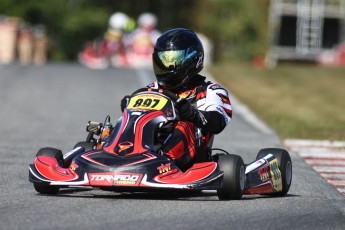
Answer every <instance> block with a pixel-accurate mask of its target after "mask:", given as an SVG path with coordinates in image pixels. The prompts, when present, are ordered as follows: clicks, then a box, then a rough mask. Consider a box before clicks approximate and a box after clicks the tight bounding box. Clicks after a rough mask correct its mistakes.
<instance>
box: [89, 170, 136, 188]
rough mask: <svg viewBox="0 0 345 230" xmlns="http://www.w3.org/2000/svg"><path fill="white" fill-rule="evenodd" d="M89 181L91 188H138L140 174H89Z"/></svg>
mask: <svg viewBox="0 0 345 230" xmlns="http://www.w3.org/2000/svg"><path fill="white" fill-rule="evenodd" d="M88 175H89V180H90V184H91V185H92V186H113V185H115V186H138V185H139V183H140V181H141V178H142V174H136V173H118V172H110V173H109V172H104V173H89V174H88Z"/></svg>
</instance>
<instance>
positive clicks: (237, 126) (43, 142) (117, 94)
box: [0, 64, 345, 230]
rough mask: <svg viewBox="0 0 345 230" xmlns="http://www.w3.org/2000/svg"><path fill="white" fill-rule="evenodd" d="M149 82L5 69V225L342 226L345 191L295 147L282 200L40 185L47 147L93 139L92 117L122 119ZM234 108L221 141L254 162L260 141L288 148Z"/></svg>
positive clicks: (77, 69)
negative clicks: (39, 166)
mask: <svg viewBox="0 0 345 230" xmlns="http://www.w3.org/2000/svg"><path fill="white" fill-rule="evenodd" d="M151 80H153V75H152V73H151V72H150V71H145V70H127V69H107V70H103V71H95V70H89V69H86V68H83V67H81V66H78V65H77V64H49V65H46V66H43V67H34V66H19V65H10V66H0V229H165V230H167V229H344V226H345V198H344V197H343V196H342V195H341V194H340V193H339V192H338V191H336V190H335V189H334V188H333V187H332V186H331V185H330V184H328V183H327V182H326V181H325V180H324V179H323V178H322V177H320V176H319V175H318V174H317V173H316V172H315V171H313V170H312V169H311V168H310V167H309V166H307V165H306V164H305V163H304V161H303V160H301V158H300V157H299V156H297V155H296V154H294V153H291V156H292V160H293V182H292V186H291V189H290V192H289V194H288V195H287V196H286V197H282V198H272V197H269V196H244V197H243V199H242V200H238V201H219V200H218V198H217V196H216V194H215V193H214V192H207V193H202V194H197V195H195V194H194V195H188V194H173V193H171V194H168V193H157V194H156V193H155V194H129V193H112V192H105V191H100V190H83V191H76V190H75V189H68V190H65V191H64V192H61V193H60V194H59V195H56V196H45V195H39V194H37V193H36V192H35V191H34V189H33V186H32V184H31V183H29V181H28V165H29V164H30V163H31V162H32V161H33V159H34V156H35V154H36V152H37V150H38V149H39V148H40V147H45V146H50V147H56V148H60V149H62V150H63V151H64V152H66V151H68V150H70V149H71V148H72V147H73V146H74V144H75V143H76V142H78V141H80V140H83V139H84V138H85V137H86V132H85V125H86V123H87V121H89V120H96V121H103V120H104V118H105V116H106V115H107V114H110V115H111V116H112V119H113V120H114V119H115V118H116V117H117V116H119V114H120V113H119V112H120V108H119V103H120V99H121V97H122V96H123V95H125V94H128V93H131V92H132V91H134V90H135V89H137V88H139V87H141V86H144V84H146V83H148V81H151ZM272 106H274V105H272ZM236 107H237V105H236V104H234V111H235V114H234V118H233V120H232V122H231V124H230V125H229V126H228V127H227V128H226V130H225V131H224V132H223V133H222V134H220V135H218V137H217V138H216V141H215V144H214V146H215V147H220V148H225V149H227V150H228V151H230V152H232V153H236V154H239V155H241V156H242V157H243V159H244V161H245V163H249V162H250V161H252V160H254V159H255V157H256V154H257V152H258V150H259V149H260V148H263V147H279V146H280V142H279V138H278V137H277V136H276V135H274V134H272V133H267V132H266V133H265V132H262V130H260V129H259V128H257V127H256V126H253V125H252V124H251V123H250V122H247V120H246V119H245V118H244V117H243V116H242V114H241V113H237V112H236ZM238 107H240V105H238Z"/></svg>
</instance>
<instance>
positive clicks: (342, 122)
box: [209, 63, 345, 140]
mask: <svg viewBox="0 0 345 230" xmlns="http://www.w3.org/2000/svg"><path fill="white" fill-rule="evenodd" d="M209 71H210V72H211V73H212V74H213V76H214V77H215V78H216V79H217V80H218V81H219V82H220V83H222V84H223V85H224V86H225V87H227V88H228V89H229V90H230V93H231V94H233V95H235V96H236V97H237V98H239V99H240V100H241V101H242V102H243V103H245V104H246V105H247V106H248V107H250V108H251V110H252V111H253V112H255V113H256V114H257V115H258V117H260V118H261V119H262V120H264V121H265V122H266V123H267V124H268V125H269V126H270V127H271V128H273V129H274V130H276V132H277V133H278V134H279V135H280V137H281V138H283V139H285V138H303V139H327V140H345V69H344V68H326V67H320V66H315V65H307V64H304V65H302V64H299V65H296V64H295V65H293V64H281V65H278V66H277V67H276V68H274V69H257V68H254V67H253V66H251V65H250V64H249V63H222V64H216V65H214V66H212V67H211V68H210V69H209ZM234 109H236V108H234Z"/></svg>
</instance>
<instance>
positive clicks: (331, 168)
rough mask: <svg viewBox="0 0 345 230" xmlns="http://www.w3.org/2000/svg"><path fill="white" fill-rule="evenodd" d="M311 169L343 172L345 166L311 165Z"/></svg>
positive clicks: (322, 171) (323, 171) (320, 171)
mask: <svg viewBox="0 0 345 230" xmlns="http://www.w3.org/2000/svg"><path fill="white" fill-rule="evenodd" d="M313 169H314V170H315V171H317V172H319V173H344V174H345V167H334V166H313Z"/></svg>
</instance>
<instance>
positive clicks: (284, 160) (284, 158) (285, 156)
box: [256, 148, 292, 196]
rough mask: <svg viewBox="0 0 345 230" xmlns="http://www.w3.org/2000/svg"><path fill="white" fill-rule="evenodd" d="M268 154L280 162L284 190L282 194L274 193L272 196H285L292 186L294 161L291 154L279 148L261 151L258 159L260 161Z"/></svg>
mask: <svg viewBox="0 0 345 230" xmlns="http://www.w3.org/2000/svg"><path fill="white" fill-rule="evenodd" d="M267 154H272V155H273V156H274V157H275V158H277V161H278V167H279V170H280V172H281V175H282V183H283V190H282V191H280V192H276V193H272V194H270V195H272V196H285V195H286V194H287V193H288V191H289V189H290V186H291V181H292V161H291V157H290V154H289V153H288V151H286V150H285V149H278V148H266V149H261V150H260V151H259V153H258V155H257V157H256V159H257V160H258V159H260V158H263V157H265V156H266V155H267Z"/></svg>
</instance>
